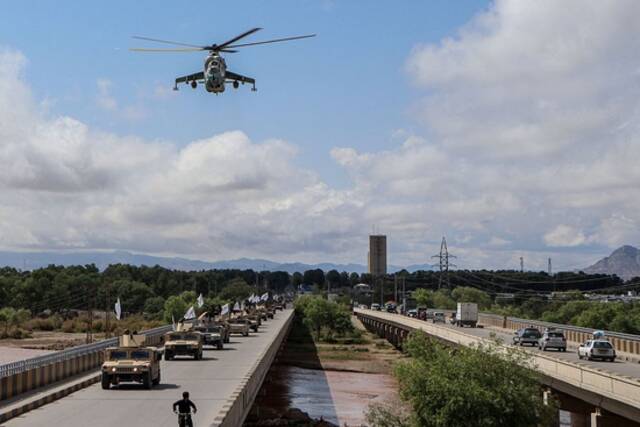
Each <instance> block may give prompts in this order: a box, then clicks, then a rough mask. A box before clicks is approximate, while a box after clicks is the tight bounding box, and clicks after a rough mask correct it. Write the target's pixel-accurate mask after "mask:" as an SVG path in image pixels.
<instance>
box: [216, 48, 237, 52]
mask: <svg viewBox="0 0 640 427" xmlns="http://www.w3.org/2000/svg"><path fill="white" fill-rule="evenodd" d="M218 52H224V53H237V52H238V51H237V50H233V49H220V50H219V51H218Z"/></svg>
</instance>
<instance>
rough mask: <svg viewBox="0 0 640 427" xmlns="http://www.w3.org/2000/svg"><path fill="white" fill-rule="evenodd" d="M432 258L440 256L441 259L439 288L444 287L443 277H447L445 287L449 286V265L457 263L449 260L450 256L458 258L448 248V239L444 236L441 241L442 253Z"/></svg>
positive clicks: (452, 265) (453, 265)
mask: <svg viewBox="0 0 640 427" xmlns="http://www.w3.org/2000/svg"><path fill="white" fill-rule="evenodd" d="M431 258H438V259H439V260H440V262H439V265H440V277H439V279H438V289H441V288H442V278H443V277H444V279H445V287H446V288H449V287H450V283H449V267H456V265H455V264H451V263H450V262H449V258H456V256H455V255H451V254H450V253H449V250H448V249H447V240H446V239H445V238H444V236H442V243H440V253H439V254H437V255H433V256H432V257H431Z"/></svg>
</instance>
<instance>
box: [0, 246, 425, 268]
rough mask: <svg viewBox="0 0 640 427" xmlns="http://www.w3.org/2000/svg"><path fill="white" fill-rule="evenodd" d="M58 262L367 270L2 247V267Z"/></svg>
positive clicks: (242, 260)
mask: <svg viewBox="0 0 640 427" xmlns="http://www.w3.org/2000/svg"><path fill="white" fill-rule="evenodd" d="M50 264H56V265H65V266H68V265H85V264H95V265H96V267H98V268H99V269H100V270H104V269H105V268H106V267H107V266H109V264H130V265H147V266H154V265H159V266H162V267H165V268H169V269H172V270H183V271H194V270H196V271H197V270H213V269H219V270H224V269H238V270H248V269H251V270H258V271H265V270H266V271H286V272H288V273H295V272H301V273H303V272H305V271H306V270H312V269H316V268H320V269H322V270H324V271H329V270H338V271H347V272H349V273H365V272H366V271H367V268H366V266H364V265H361V264H332V263H321V264H303V263H299V262H293V263H278V262H274V261H269V260H266V259H251V258H239V259H234V260H228V261H215V262H209V261H199V260H192V259H187V258H179V257H159V256H152V255H144V254H134V253H131V252H127V251H111V252H6V251H0V267H3V266H8V267H14V268H19V269H22V270H34V269H36V268H40V267H46V266H48V265H50ZM401 269H402V267H397V266H391V265H390V266H389V272H395V271H399V270H401ZM420 269H425V270H426V269H430V266H426V265H424V266H419V265H418V266H410V267H408V268H407V270H409V271H415V270H420Z"/></svg>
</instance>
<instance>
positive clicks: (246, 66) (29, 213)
mask: <svg viewBox="0 0 640 427" xmlns="http://www.w3.org/2000/svg"><path fill="white" fill-rule="evenodd" d="M241 5H242V7H240V6H238V4H237V3H229V2H225V3H223V2H217V1H194V2H190V3H189V5H188V6H185V5H184V4H182V3H181V4H179V5H178V4H177V3H175V2H174V3H172V4H169V3H167V2H157V1H136V2H124V1H111V2H101V3H95V2H92V3H89V4H88V3H87V2H80V1H75V2H72V1H66V2H54V1H37V2H36V1H19V2H4V4H3V10H2V15H1V16H0V165H1V166H2V167H0V191H1V192H2V195H3V203H2V204H0V249H3V250H24V251H27V250H52V251H59V250H67V251H69V250H112V249H120V250H130V251H134V252H142V253H150V254H158V255H179V256H184V257H191V258H200V259H205V260H221V259H230V258H238V257H256V258H258V257H259V258H268V259H272V260H274V261H281V262H288V261H301V262H324V261H327V262H341V263H344V262H358V263H366V250H367V234H368V233H369V232H371V230H372V227H374V226H375V228H376V230H377V231H378V232H380V233H384V234H386V235H387V236H388V242H389V247H390V253H389V262H390V263H393V264H395V265H409V264H422V263H425V262H430V256H431V255H432V254H435V253H436V252H437V251H438V250H439V246H440V241H441V239H442V236H443V235H444V236H446V237H447V242H448V243H449V249H450V250H451V251H452V252H453V253H454V254H456V255H457V256H458V258H457V261H458V262H457V264H458V265H459V266H460V267H462V268H467V267H469V268H478V267H483V268H484V267H487V268H518V267H519V258H520V257H521V256H523V257H524V258H525V260H526V261H525V264H526V266H527V268H532V269H538V268H539V269H542V270H545V269H546V265H547V259H548V258H549V257H551V258H553V264H554V266H556V267H557V268H559V269H575V268H580V267H584V266H586V265H589V264H591V263H593V262H594V261H595V260H596V259H598V258H600V257H601V256H603V255H606V254H608V253H610V252H611V251H612V250H613V249H615V248H616V247H618V246H620V245H622V244H632V245H638V244H639V243H640V217H639V216H638V214H637V213H638V212H640V186H639V183H640V168H638V167H637V159H638V158H640V107H639V106H638V99H640V80H639V79H640V77H639V76H640V74H638V71H637V70H639V69H640V57H639V56H638V55H637V52H638V51H640V27H639V26H638V25H637V22H636V17H637V16H640V2H637V1H636V0H619V1H616V2H602V1H600V0H565V1H563V2H557V1H556V0H539V1H535V2H525V1H521V0H495V1H491V2H489V1H487V2H483V1H477V0H473V1H471V0H468V1H463V0H458V1H455V2H452V1H444V0H442V1H436V0H434V1H395V2H372V1H355V0H353V1H346V0H345V1H339V0H334V1H331V0H318V1H312V0H296V1H293V0H291V1H269V2H267V1H247V2H242V3H241ZM255 26H259V27H263V28H264V30H263V31H260V32H259V33H257V34H255V35H252V36H251V37H250V38H248V39H247V40H246V41H258V40H264V39H270V38H277V37H285V36H291V35H298V34H307V33H317V34H318V37H316V38H313V39H308V40H301V41H295V42H290V43H282V44H276V45H269V46H258V47H253V48H246V49H244V50H242V51H241V52H240V53H237V54H229V55H227V56H226V58H227V63H228V66H229V68H230V69H231V70H233V71H236V72H239V73H241V74H245V75H248V76H251V77H255V78H256V80H257V86H258V92H257V93H253V92H251V91H250V90H249V88H247V87H244V88H241V89H240V90H237V91H234V90H233V89H231V88H230V89H228V90H227V92H226V93H224V94H223V95H220V96H215V95H212V94H209V93H206V92H205V91H204V90H202V88H199V90H196V91H193V90H191V89H190V88H188V87H183V88H182V89H181V90H180V91H179V92H173V91H172V90H171V88H172V82H173V79H174V78H175V77H176V76H179V75H184V74H189V73H192V72H197V71H200V70H201V68H202V63H203V59H204V55H201V54H199V53H188V54H139V53H132V52H129V51H128V48H129V47H134V46H153V44H151V43H145V42H142V41H138V40H133V39H131V36H132V35H142V36H149V37H156V38H164V39H169V40H177V41H183V42H187V43H202V44H206V43H214V42H221V41H224V40H226V39H228V38H231V37H233V36H235V35H236V34H239V33H241V32H243V31H245V30H247V29H249V28H252V27H255ZM157 47H160V46H157Z"/></svg>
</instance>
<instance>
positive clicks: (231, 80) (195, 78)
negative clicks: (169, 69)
mask: <svg viewBox="0 0 640 427" xmlns="http://www.w3.org/2000/svg"><path fill="white" fill-rule="evenodd" d="M261 29H262V28H252V29H250V30H249V31H245V32H244V33H242V34H240V35H238V36H236V37H234V38H232V39H230V40H227V41H226V42H224V43H220V44H215V43H214V44H212V45H208V46H198V45H195V44H189V43H181V42H174V41H170V40H161V39H153V38H150V37H142V36H133V38H134V39H138V40H146V41H151V42H155V43H164V44H170V45H173V46H179V47H174V48H137V47H134V48H130V49H129V50H131V51H133V52H201V51H209V54H208V55H207V57H206V58H205V60H204V69H203V71H199V72H197V73H193V74H189V75H186V76H181V77H178V78H176V81H175V84H174V86H173V90H178V84H180V83H184V84H187V85H191V87H192V88H193V89H195V88H197V87H198V83H200V84H203V85H204V87H205V89H206V90H207V92H211V93H215V94H216V95H218V94H220V93H222V92H224V90H225V86H226V84H232V85H233V87H234V88H235V89H237V88H238V87H239V86H240V84H245V83H247V84H251V85H252V88H251V90H252V91H255V90H256V81H255V79H254V78H252V77H247V76H243V75H242V74H238V73H234V72H233V71H230V70H228V69H227V63H226V61H225V59H224V58H223V57H222V55H221V53H236V52H237V50H236V49H238V48H243V47H248V46H256V45H261V44H268V43H279V42H285V41H291V40H299V39H306V38H309V37H315V36H316V35H315V34H307V35H303V36H293V37H284V38H280V39H273V40H265V41H259V42H253V43H241V44H235V43H237V42H238V41H239V40H240V39H243V38H245V37H247V36H249V35H251V34H253V33H255V32H256V31H260V30H261Z"/></svg>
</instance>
